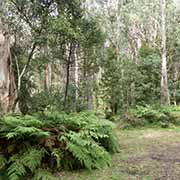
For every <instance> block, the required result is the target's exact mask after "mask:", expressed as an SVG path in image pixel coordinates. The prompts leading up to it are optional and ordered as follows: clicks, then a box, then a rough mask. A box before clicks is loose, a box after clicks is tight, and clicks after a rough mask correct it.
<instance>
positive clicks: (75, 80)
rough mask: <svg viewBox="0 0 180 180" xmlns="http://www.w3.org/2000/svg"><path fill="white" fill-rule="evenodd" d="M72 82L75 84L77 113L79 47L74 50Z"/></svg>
mask: <svg viewBox="0 0 180 180" xmlns="http://www.w3.org/2000/svg"><path fill="white" fill-rule="evenodd" d="M72 62H73V63H72V81H73V84H74V94H73V112H76V111H77V99H78V90H77V89H78V79H79V75H78V71H79V65H78V59H77V47H76V48H75V49H74V51H73V53H72Z"/></svg>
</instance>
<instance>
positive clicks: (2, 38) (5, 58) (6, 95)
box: [0, 22, 17, 113]
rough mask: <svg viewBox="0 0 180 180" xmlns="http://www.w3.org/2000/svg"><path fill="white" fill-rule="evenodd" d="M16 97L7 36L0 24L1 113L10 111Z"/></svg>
mask: <svg viewBox="0 0 180 180" xmlns="http://www.w3.org/2000/svg"><path fill="white" fill-rule="evenodd" d="M16 97H17V96H16V86H15V80H14V74H13V71H12V61H11V54H10V42H9V34H8V31H7V28H5V27H4V26H3V25H2V24H1V22H0V106H1V111H2V112H3V113H6V112H9V111H11V110H12V106H13V104H14V101H15V99H16Z"/></svg>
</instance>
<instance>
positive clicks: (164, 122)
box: [120, 106, 180, 128]
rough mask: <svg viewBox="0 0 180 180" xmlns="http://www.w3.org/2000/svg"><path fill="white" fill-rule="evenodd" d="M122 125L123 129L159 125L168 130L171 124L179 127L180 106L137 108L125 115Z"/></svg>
mask: <svg viewBox="0 0 180 180" xmlns="http://www.w3.org/2000/svg"><path fill="white" fill-rule="evenodd" d="M120 124H121V127H122V128H131V127H142V126H145V125H159V126H161V127H163V128H167V127H169V126H170V124H174V125H179V124H180V113H179V106H177V107H174V106H170V107H156V106H154V107H153V106H146V107H144V106H136V108H134V109H130V110H129V111H127V112H125V113H124V114H123V116H122V118H121V122H120Z"/></svg>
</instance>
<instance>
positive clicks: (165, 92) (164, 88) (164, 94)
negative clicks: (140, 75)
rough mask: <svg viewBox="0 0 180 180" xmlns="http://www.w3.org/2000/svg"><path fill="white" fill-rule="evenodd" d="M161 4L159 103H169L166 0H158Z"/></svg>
mask: <svg viewBox="0 0 180 180" xmlns="http://www.w3.org/2000/svg"><path fill="white" fill-rule="evenodd" d="M160 6H161V46H162V52H161V56H162V63H161V104H162V105H169V104H170V97H169V89H168V76H167V58H166V54H167V51H166V0H160Z"/></svg>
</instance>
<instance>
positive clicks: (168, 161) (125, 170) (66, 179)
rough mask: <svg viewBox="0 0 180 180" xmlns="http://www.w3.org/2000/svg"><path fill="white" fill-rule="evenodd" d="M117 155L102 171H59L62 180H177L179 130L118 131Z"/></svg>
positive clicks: (179, 174)
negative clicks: (118, 145) (118, 148)
mask: <svg viewBox="0 0 180 180" xmlns="http://www.w3.org/2000/svg"><path fill="white" fill-rule="evenodd" d="M117 133H118V138H119V143H120V149H121V152H120V153H118V154H116V155H114V156H113V160H112V165H111V166H110V167H106V168H104V169H103V170H93V171H84V170H82V171H74V172H67V171H65V172H60V173H59V176H60V177H61V178H60V179H62V180H156V179H157V180H166V179H168V178H169V179H170V180H178V179H180V129H179V128H173V129H158V128H148V129H133V130H119V131H118V132H117Z"/></svg>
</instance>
